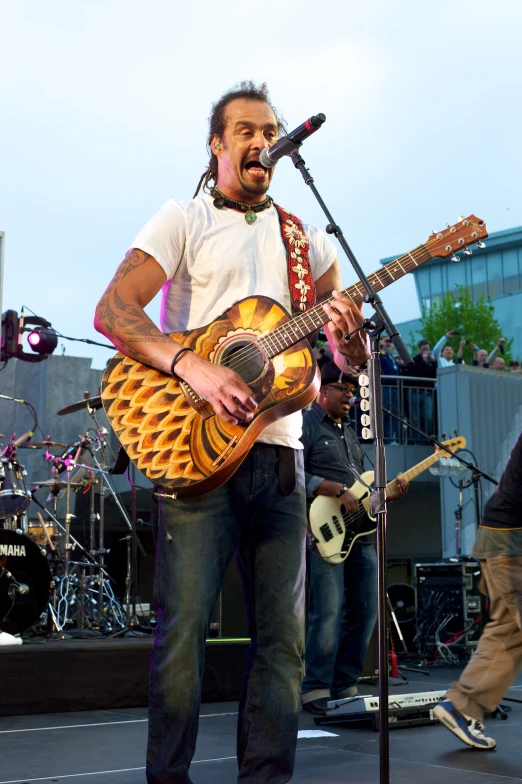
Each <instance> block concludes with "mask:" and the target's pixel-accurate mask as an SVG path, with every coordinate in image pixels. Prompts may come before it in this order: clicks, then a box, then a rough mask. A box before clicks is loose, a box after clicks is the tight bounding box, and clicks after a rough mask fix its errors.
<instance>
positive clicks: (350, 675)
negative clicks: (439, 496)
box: [301, 362, 408, 715]
mask: <svg viewBox="0 0 522 784" xmlns="http://www.w3.org/2000/svg"><path fill="white" fill-rule="evenodd" d="M357 385H358V380H357V376H355V375H351V374H347V373H341V372H340V371H339V368H338V367H337V366H336V365H335V364H334V363H333V362H330V363H329V364H326V365H323V367H322V369H321V390H320V392H319V395H318V397H317V400H316V401H315V402H314V403H313V404H312V406H311V408H310V409H309V410H308V411H306V413H305V414H304V417H303V437H302V441H303V444H304V460H305V478H306V494H307V498H308V501H312V500H313V498H315V497H316V496H318V495H327V496H335V497H336V498H338V499H339V501H340V502H341V503H342V504H343V505H344V506H345V507H346V511H347V512H357V511H358V509H359V500H358V499H357V497H356V496H355V495H354V494H353V493H351V492H350V489H349V488H350V487H351V485H353V483H354V481H355V479H356V476H355V474H354V473H353V471H352V469H354V470H355V471H356V472H357V474H359V475H360V474H362V473H363V470H364V469H363V458H364V453H363V451H362V449H361V447H360V445H359V442H358V439H357V436H356V434H355V432H354V430H353V429H352V428H351V427H350V424H349V418H348V413H349V411H350V405H351V400H352V398H353V396H354V392H355V390H356V389H357ZM407 489H408V484H407V482H406V481H405V479H404V478H403V477H402V474H398V475H397V479H396V481H395V482H394V484H393V489H392V490H388V492H387V496H386V497H387V500H388V501H395V500H396V499H397V498H400V497H401V496H403V495H404V494H405V493H406V491H407ZM367 520H368V527H367V530H368V531H372V530H374V529H375V523H372V521H371V520H370V519H369V518H367ZM363 530H364V528H363ZM307 565H308V587H309V598H308V629H307V636H306V653H305V677H304V681H303V685H302V691H301V701H302V705H303V709H304V710H306V711H309V712H310V713H314V714H318V715H320V714H324V713H325V712H326V705H327V702H328V700H331V699H342V698H346V697H353V696H355V695H356V694H357V686H356V682H357V678H359V677H360V675H361V673H362V668H363V663H364V657H365V655H366V650H367V648H368V645H369V642H370V637H371V635H372V631H373V627H374V626H375V621H376V619H377V558H376V553H375V548H374V544H373V534H368V535H367V536H360V537H359V538H357V540H356V541H355V543H354V544H353V547H352V549H351V550H350V553H349V555H348V556H347V558H346V559H345V560H344V561H342V562H341V563H329V562H328V561H327V560H325V559H324V558H323V557H322V556H321V555H320V553H319V551H318V550H317V547H316V545H315V544H314V542H313V541H310V543H309V548H308V556H307Z"/></svg>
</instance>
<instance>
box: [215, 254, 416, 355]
mask: <svg viewBox="0 0 522 784" xmlns="http://www.w3.org/2000/svg"><path fill="white" fill-rule="evenodd" d="M414 253H417V255H418V258H419V259H420V258H421V256H422V255H423V252H422V247H421V249H420V250H419V249H417V248H415V249H414V250H413V251H412V252H411V255H412V256H413V254H414ZM400 258H403V257H400ZM397 261H398V260H397V259H396V260H395V261H393V262H390V264H395V263H397ZM409 263H411V262H409ZM388 266H389V265H386V267H388ZM417 266H418V265H417ZM386 267H384V268H383V269H382V270H380V271H378V272H375V273H372V275H370V277H376V278H377V279H378V282H379V283H380V284H381V286H382V287H386V285H389V284H385V283H384V282H383V281H382V280H380V278H379V275H382V274H383V273H386V274H387V275H388V276H391V274H390V273H389V272H388V270H387V269H386ZM412 269H413V268H412ZM409 271H410V270H408V272H409ZM392 280H395V279H394V278H393V276H392ZM359 285H362V284H360V283H357V284H354V285H353V286H349V287H348V289H345V290H344V291H343V293H346V294H347V292H348V290H349V289H352V288H356V287H357V286H359ZM357 293H358V294H359V295H360V292H359V291H358V290H357ZM348 296H349V297H350V299H351V300H352V302H354V303H355V300H354V299H353V297H351V296H350V295H349V294H348ZM325 302H327V303H328V304H332V302H334V299H333V297H331V298H329V299H327V300H325V301H324V302H321V303H320V304H319V305H315V306H314V307H313V308H311V309H310V310H309V311H306V312H305V313H302V314H300V315H299V316H297V317H296V318H294V319H292V320H291V321H290V322H286V323H285V324H284V325H283V326H281V327H277V328H276V329H275V330H273V331H272V332H270V331H268V332H264V333H262V334H261V335H258V336H257V337H256V340H253V341H252V342H251V343H250V344H249V346H248V347H245V348H243V349H240V350H238V351H236V352H235V353H234V354H233V355H232V357H230V360H229V362H228V363H223V364H226V366H227V367H230V368H231V369H232V370H238V369H240V368H242V367H244V366H245V365H246V364H247V363H248V362H249V361H250V360H251V359H253V358H254V357H255V356H256V354H258V353H260V352H261V349H260V347H259V346H258V345H257V344H258V343H259V342H261V341H263V340H264V339H266V338H267V337H268V336H269V335H270V337H271V339H272V341H273V342H275V341H277V340H278V339H279V336H280V335H285V334H286V332H287V329H288V326H289V324H294V333H295V332H296V331H297V329H296V327H295V324H296V322H304V321H306V319H308V320H310V321H311V324H310V325H306V326H305V329H304V331H303V334H302V336H301V338H300V339H301V340H302V339H304V338H305V337H306V335H308V334H310V333H311V332H314V331H315V330H316V329H318V328H319V327H321V326H322V325H324V324H325V323H326V322H327V321H328V318H324V316H325V315H326V314H325V313H324V310H323V309H322V306H323V305H324V304H325ZM316 314H317V315H319V314H320V324H315V323H314V322H313V320H312V319H313V317H314V316H315V315H316ZM301 329H302V328H301ZM238 360H239V361H238Z"/></svg>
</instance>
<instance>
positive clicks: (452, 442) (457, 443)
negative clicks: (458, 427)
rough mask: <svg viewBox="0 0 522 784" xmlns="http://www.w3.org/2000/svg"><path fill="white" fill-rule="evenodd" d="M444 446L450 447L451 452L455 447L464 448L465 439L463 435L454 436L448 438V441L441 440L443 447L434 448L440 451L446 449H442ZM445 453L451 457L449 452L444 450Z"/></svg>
mask: <svg viewBox="0 0 522 784" xmlns="http://www.w3.org/2000/svg"><path fill="white" fill-rule="evenodd" d="M445 446H447V447H448V449H451V451H452V452H454V451H455V450H456V449H465V448H466V439H465V438H464V436H455V438H450V439H449V441H443V442H442V447H443V449H441V450H439V447H435V448H436V449H437V450H439V451H441V452H442V451H446V450H445V449H444V447H445ZM446 454H447V455H448V456H449V457H451V455H450V453H449V452H446Z"/></svg>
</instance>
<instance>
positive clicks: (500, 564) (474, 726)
mask: <svg viewBox="0 0 522 784" xmlns="http://www.w3.org/2000/svg"><path fill="white" fill-rule="evenodd" d="M472 555H473V556H475V558H478V559H479V560H480V565H481V569H482V578H481V582H480V590H481V591H482V593H484V594H486V596H488V597H489V614H490V617H491V621H490V622H489V623H488V624H487V625H486V627H485V628H484V631H483V633H482V636H481V638H480V640H479V643H478V645H477V649H476V651H475V652H474V654H473V655H472V657H471V659H470V660H469V662H468V665H467V666H466V668H465V669H464V671H463V672H462V675H461V676H460V678H459V680H458V681H456V682H455V683H452V685H451V688H450V689H449V690H448V692H447V694H446V695H445V698H444V700H443V701H442V702H440V703H439V705H437V707H436V708H435V710H434V714H435V716H436V717H437V718H438V719H439V721H441V722H442V724H444V726H445V727H447V728H448V729H449V730H450V731H451V732H453V734H454V735H456V736H457V737H458V738H459V739H460V740H462V741H463V742H464V743H466V744H467V745H468V746H473V747H475V748H479V749H494V748H495V746H496V745H497V744H496V741H495V740H494V739H493V738H488V737H487V736H486V735H485V734H484V732H483V730H484V726H483V724H482V720H483V718H484V714H485V713H489V712H491V711H494V710H495V708H496V707H497V705H498V704H499V702H500V701H501V699H502V697H503V696H504V695H505V693H506V691H507V690H508V689H509V687H510V685H511V684H512V683H513V681H514V680H515V678H516V677H517V675H518V673H519V672H520V671H521V669H522V433H521V434H520V435H519V437H518V440H517V442H516V444H515V446H514V447H513V450H512V452H511V455H510V457H509V460H508V462H507V465H506V467H505V469H504V473H503V474H502V477H501V479H500V483H499V485H498V487H497V489H496V491H495V493H494V494H493V495H492V496H491V498H490V499H489V501H488V502H487V504H486V506H485V509H484V519H483V521H482V524H481V525H480V527H479V529H478V532H477V538H476V540H475V544H474V546H473V551H472Z"/></svg>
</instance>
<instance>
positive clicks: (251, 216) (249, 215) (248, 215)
mask: <svg viewBox="0 0 522 784" xmlns="http://www.w3.org/2000/svg"><path fill="white" fill-rule="evenodd" d="M245 220H246V222H247V223H255V222H256V220H257V215H256V214H255V212H254V210H253V209H251V208H250V207H249V208H248V210H247V211H246V212H245Z"/></svg>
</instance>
